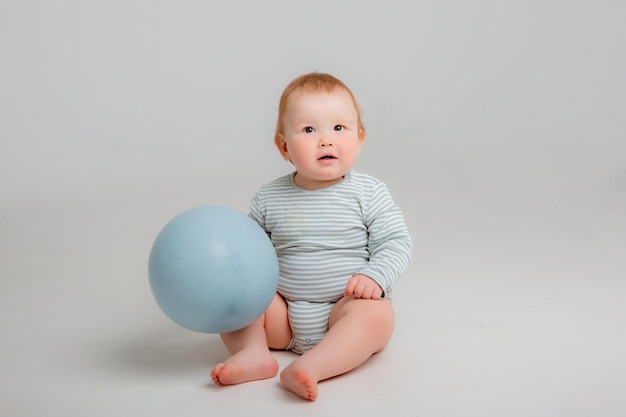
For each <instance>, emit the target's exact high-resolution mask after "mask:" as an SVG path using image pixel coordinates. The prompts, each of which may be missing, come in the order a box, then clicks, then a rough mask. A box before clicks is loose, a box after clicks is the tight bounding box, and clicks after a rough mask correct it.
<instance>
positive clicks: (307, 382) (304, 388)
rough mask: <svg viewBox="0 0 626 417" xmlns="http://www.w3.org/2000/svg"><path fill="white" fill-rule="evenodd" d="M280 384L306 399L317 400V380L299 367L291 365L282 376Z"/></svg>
mask: <svg viewBox="0 0 626 417" xmlns="http://www.w3.org/2000/svg"><path fill="white" fill-rule="evenodd" d="M280 382H281V384H282V385H283V387H285V388H286V389H288V390H289V391H291V392H293V393H294V394H296V395H298V396H300V397H302V398H304V399H305V400H311V401H315V400H316V399H317V380H316V379H315V378H313V377H312V376H311V373H310V372H309V371H307V370H306V369H304V368H299V367H298V366H297V365H296V366H294V365H293V364H291V365H289V366H288V367H287V368H286V369H285V370H284V371H283V372H281V374H280Z"/></svg>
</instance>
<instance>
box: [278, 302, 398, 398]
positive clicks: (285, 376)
mask: <svg viewBox="0 0 626 417" xmlns="http://www.w3.org/2000/svg"><path fill="white" fill-rule="evenodd" d="M394 323H395V318H394V313H393V308H392V306H391V303H390V302H389V301H387V300H364V299H355V298H352V297H350V298H343V299H341V300H339V302H338V303H337V305H336V306H335V308H334V309H333V311H332V313H331V315H330V320H329V330H328V334H327V335H326V336H325V337H324V339H322V341H321V342H320V343H319V344H318V345H317V346H315V347H314V348H313V349H311V350H310V351H308V352H306V353H305V354H304V355H302V356H300V357H299V358H298V359H296V360H295V361H293V362H292V363H291V364H290V365H289V366H288V367H287V368H286V369H285V370H284V371H283V372H282V373H281V375H280V379H281V383H282V384H283V386H284V387H285V388H287V389H288V390H290V391H292V392H293V393H295V394H297V395H299V396H300V397H302V398H305V399H308V400H315V399H316V398H317V394H318V392H317V383H318V382H319V381H322V380H324V379H327V378H332V377H334V376H337V375H341V374H343V373H346V372H348V371H351V370H352V369H354V368H356V367H357V366H359V365H360V364H362V363H363V362H365V361H366V360H367V359H368V358H369V357H370V356H372V355H373V354H374V353H376V352H380V351H381V350H383V349H384V347H385V346H386V345H387V343H388V342H389V339H391V334H392V333H393V327H394Z"/></svg>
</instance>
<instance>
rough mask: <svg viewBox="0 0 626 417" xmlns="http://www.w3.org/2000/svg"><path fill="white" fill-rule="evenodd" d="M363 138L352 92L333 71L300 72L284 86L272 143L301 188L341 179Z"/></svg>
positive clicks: (356, 154)
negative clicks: (333, 74) (300, 73)
mask: <svg viewBox="0 0 626 417" xmlns="http://www.w3.org/2000/svg"><path fill="white" fill-rule="evenodd" d="M364 140H365V129H363V123H362V122H361V115H360V112H359V107H358V105H357V103H356V100H355V99H354V95H353V94H352V92H351V91H350V89H349V88H348V87H346V85H345V84H344V83H342V82H341V81H339V80H338V79H337V78H335V77H333V76H332V75H329V74H320V73H311V74H305V75H302V76H300V77H298V78H296V79H295V80H293V81H292V82H291V83H290V84H289V85H288V86H287V88H286V89H285V91H284V92H283V94H282V96H281V98H280V105H279V110H278V122H277V124H276V134H275V136H274V143H275V145H276V147H277V148H278V151H279V152H280V153H281V155H282V157H283V159H285V160H286V161H289V162H291V163H292V164H293V165H294V166H295V167H296V173H295V176H294V180H295V182H296V184H297V185H298V186H300V187H301V188H304V189H309V190H312V189H318V188H322V187H326V186H330V185H332V184H335V183H337V182H339V181H341V179H342V178H344V177H345V175H346V173H348V171H350V170H351V169H352V167H353V166H354V164H355V162H356V159H357V156H358V154H359V150H360V148H361V145H362V144H363V141H364Z"/></svg>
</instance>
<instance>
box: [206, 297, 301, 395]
mask: <svg viewBox="0 0 626 417" xmlns="http://www.w3.org/2000/svg"><path fill="white" fill-rule="evenodd" d="M221 337H222V341H223V342H224V345H226V348H227V349H228V351H229V352H230V354H231V356H230V357H229V358H228V359H227V360H226V361H225V362H224V363H218V364H217V365H215V368H213V371H211V378H212V379H213V382H215V383H216V384H218V385H233V384H240V383H242V382H248V381H256V380H259V379H267V378H271V377H273V376H274V375H276V373H277V372H278V362H277V361H276V359H274V357H273V356H272V354H271V353H270V350H269V348H270V347H272V348H276V349H280V348H285V347H287V345H288V344H289V341H290V340H291V329H290V327H289V322H288V320H287V306H286V304H285V301H284V300H283V299H282V297H280V296H279V295H278V294H277V295H276V296H275V297H274V300H273V301H272V304H271V305H270V307H269V308H268V309H267V311H266V312H265V313H264V314H263V315H262V316H261V317H260V318H258V319H257V320H256V321H255V322H254V323H252V324H250V325H249V326H247V327H245V328H243V329H241V330H237V331H234V332H231V333H224V334H222V335H221Z"/></svg>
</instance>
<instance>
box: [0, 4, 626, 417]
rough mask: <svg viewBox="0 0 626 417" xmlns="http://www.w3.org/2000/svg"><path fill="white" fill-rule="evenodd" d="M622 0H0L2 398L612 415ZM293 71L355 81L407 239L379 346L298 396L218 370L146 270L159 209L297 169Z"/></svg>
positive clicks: (624, 191) (368, 155) (373, 153)
mask: <svg viewBox="0 0 626 417" xmlns="http://www.w3.org/2000/svg"><path fill="white" fill-rule="evenodd" d="M625 20H626V6H625V5H624V3H622V2H619V1H608V0H601V1H576V0H575V1H556V0H546V1H525V2H521V1H519V2H498V1H486V0H481V1H473V2H470V1H458V0H456V1H437V2H436V1H399V0H391V1H386V2H376V1H373V2H357V1H328V0H321V1H318V2H289V1H278V0H270V1H266V2H260V1H259V2H254V1H230V2H208V1H206V2H204V1H190V0H182V1H176V2H174V1H172V2H167V1H147V0H146V1H138V0H129V1H115V0H114V1H107V2H95V1H94V2H80V1H69V0H60V1H2V2H0V250H1V251H0V280H1V281H0V326H1V327H0V330H1V331H2V334H3V336H2V339H3V341H2V343H1V344H0V414H2V415H7V416H36V415H63V416H71V415H91V416H95V415H147V414H150V415H171V414H172V413H173V412H176V413H180V414H178V415H206V414H207V413H211V412H215V411H216V408H217V410H219V411H220V412H223V411H226V410H229V409H231V408H232V410H233V412H234V414H233V415H242V413H244V414H245V413H249V412H252V411H255V412H262V411H266V412H267V413H270V412H271V413H274V414H278V415H280V414H283V413H286V412H297V413H299V414H302V415H309V414H308V413H312V414H311V415H319V413H322V414H323V413H330V412H337V411H339V412H344V413H346V414H348V415H351V413H354V414H357V413H358V414H359V415H370V414H371V415H374V414H376V415H380V413H381V412H385V413H389V412H391V413H392V414H393V415H429V416H453V415H459V416H473V415H475V416H490V415H493V416H501V415H508V416H512V415H546V416H554V415H564V416H565V415H567V416H574V415H580V416H583V415H603V416H613V415H623V414H624V413H626V404H624V400H623V399H622V394H621V393H623V391H624V389H625V388H626V364H625V362H626V360H625V359H624V353H623V352H624V351H626V340H625V336H624V330H626V329H625V328H624V320H625V319H626V307H625V306H624V299H625V296H626V292H625V290H626V288H625V287H626V283H625V277H626V261H625V259H626V256H625V253H626V103H625V99H624V97H626V81H625V79H626V77H625V76H624V74H626V53H625V51H626V30H625V29H624V28H623V27H624V21H625ZM309 71H323V72H330V73H332V74H334V75H336V76H338V77H339V78H341V79H342V80H343V81H344V82H346V84H348V86H350V87H351V88H352V90H353V91H354V93H355V95H356V97H357V99H358V100H359V103H360V106H361V107H362V112H363V118H364V122H365V125H366V128H367V131H368V138H367V141H366V143H365V145H364V148H363V149H362V152H361V157H360V160H359V162H358V165H357V169H359V170H361V171H364V172H367V173H369V174H372V175H374V176H376V177H378V178H379V179H381V180H383V181H385V182H386V183H387V185H388V186H389V188H390V189H391V191H392V193H393V195H394V197H395V198H396V200H397V202H398V204H399V205H400V206H401V208H402V209H403V211H404V213H405V216H406V220H407V223H408V224H409V226H410V228H411V230H412V232H413V233H414V235H415V237H416V242H415V255H414V261H413V263H412V265H411V267H410V270H409V271H408V272H407V274H406V276H405V277H404V278H403V280H402V281H401V283H400V284H399V285H398V288H397V290H396V295H395V298H394V303H395V304H396V308H397V312H398V325H397V330H396V335H395V336H394V339H393V340H392V343H391V344H390V346H389V348H388V349H387V350H386V351H385V352H384V353H383V354H381V355H379V356H378V357H376V358H374V360H372V361H371V362H369V363H368V364H367V365H366V366H365V367H364V368H362V369H359V370H357V371H356V372H354V373H351V374H349V375H347V376H345V377H342V378H338V379H335V380H332V381H328V382H326V383H323V384H321V385H320V399H319V400H318V401H317V402H316V403H315V404H306V403H303V402H300V401H296V400H295V399H292V398H291V397H292V396H290V395H288V394H286V393H283V392H282V391H281V390H280V389H279V388H278V384H277V381H276V380H269V381H263V382H259V383H254V384H246V385H245V386H240V387H233V388H227V389H216V388H215V387H213V386H212V385H211V384H209V377H208V372H209V370H210V369H211V367H212V365H213V363H214V362H216V361H219V360H223V358H224V356H225V354H226V352H225V350H224V349H223V347H222V346H221V343H220V342H219V338H217V336H215V335H199V334H195V333H190V332H189V331H187V330H185V329H180V328H178V327H176V326H175V325H173V324H171V323H170V322H168V320H167V318H165V317H164V315H163V314H162V313H161V312H160V311H159V310H158V308H157V307H156V305H155V303H154V301H153V299H152V296H151V294H150V292H149V288H148V285H147V277H146V266H147V265H146V264H147V254H148V252H149V250H150V246H151V244H152V241H153V239H154V237H155V236H156V233H158V231H159V229H160V228H161V227H162V226H163V224H164V223H165V222H166V221H167V220H168V219H169V218H171V217H172V216H173V215H175V214H177V213H178V212H180V211H182V210H185V209H187V208H190V207H193V206H196V205H200V204H217V205H226V206H230V207H233V208H236V209H239V210H241V211H242V212H247V209H248V206H247V205H248V201H249V199H250V197H251V196H252V194H253V193H254V191H255V190H256V189H257V188H258V187H259V186H261V185H262V184H264V183H266V182H268V181H270V180H272V179H274V178H275V177H276V176H279V175H282V174H284V173H287V172H289V171H290V170H291V167H290V166H289V165H288V164H287V163H286V162H284V161H282V159H281V158H280V155H279V154H278V152H277V151H276V150H275V148H274V146H273V143H272V137H273V129H274V124H275V120H276V107H277V104H278V98H279V96H280V93H281V92H282V89H283V88H284V87H285V85H286V84H287V83H288V82H289V81H290V80H291V79H292V78H294V77H295V76H297V75H300V74H302V73H304V72H309ZM278 357H279V360H280V361H281V364H285V363H287V362H288V361H289V360H291V359H292V357H291V356H290V355H289V354H286V353H285V354H282V353H281V354H279V355H278ZM281 410H282V411H281ZM394 410H396V411H394ZM400 410H403V411H400ZM368 413H370V414H368Z"/></svg>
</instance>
